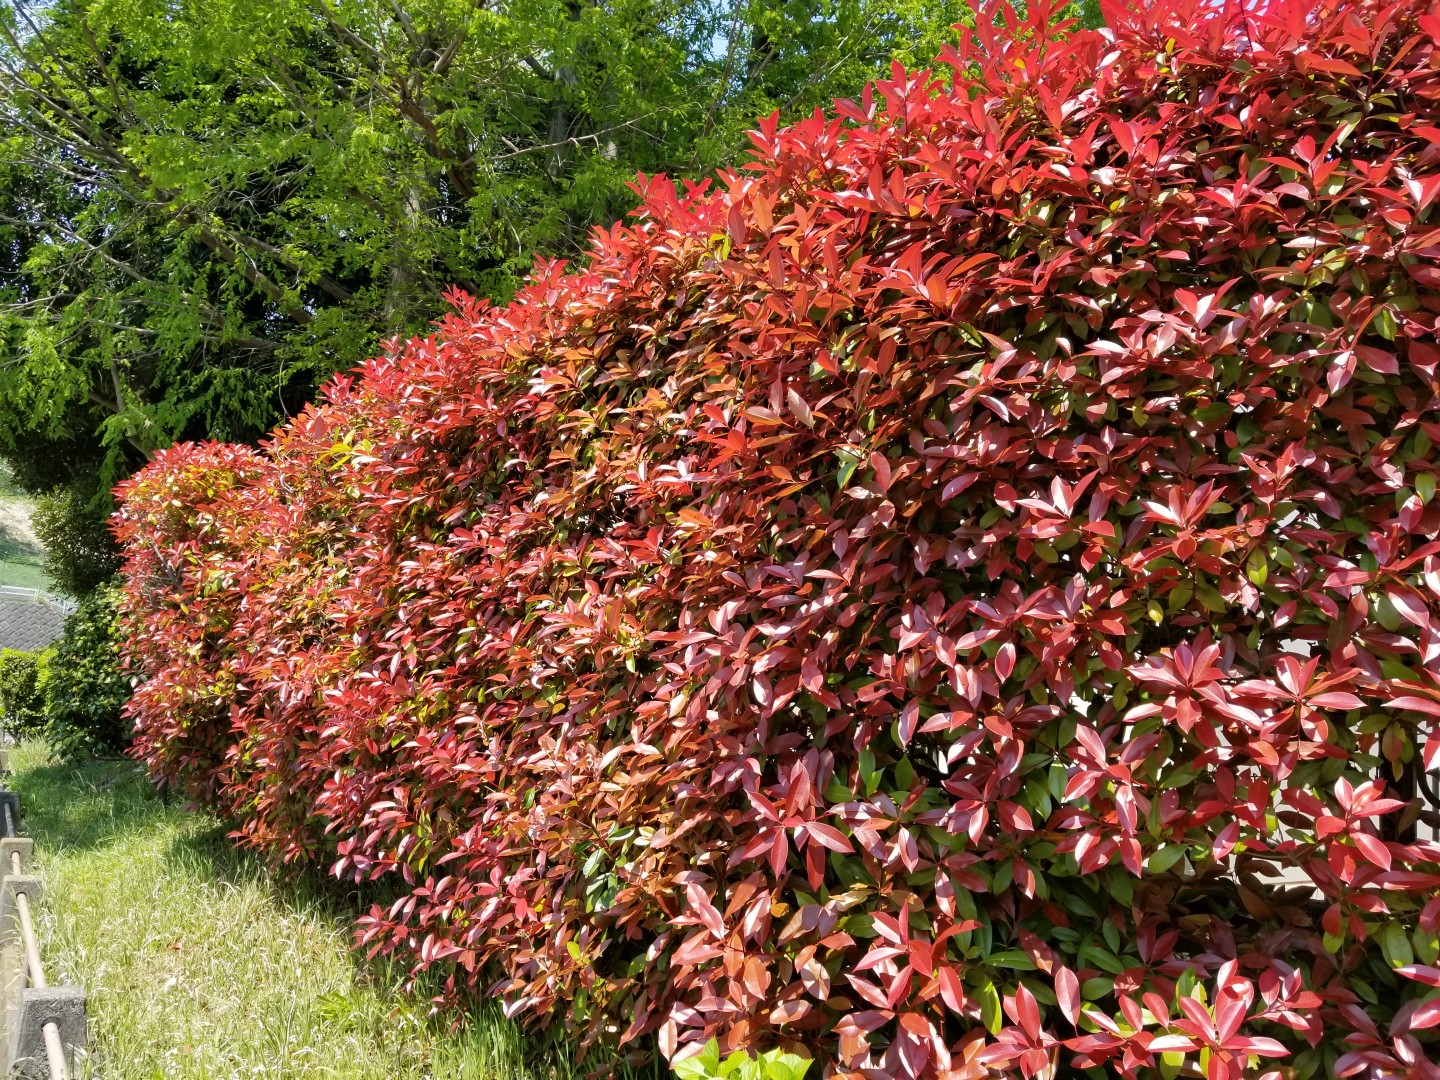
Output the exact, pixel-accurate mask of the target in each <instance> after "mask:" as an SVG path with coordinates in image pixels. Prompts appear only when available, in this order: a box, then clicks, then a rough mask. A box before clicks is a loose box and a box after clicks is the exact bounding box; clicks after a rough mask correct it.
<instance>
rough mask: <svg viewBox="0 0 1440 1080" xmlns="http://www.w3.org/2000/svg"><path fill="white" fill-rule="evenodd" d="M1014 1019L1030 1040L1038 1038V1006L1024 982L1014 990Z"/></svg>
mask: <svg viewBox="0 0 1440 1080" xmlns="http://www.w3.org/2000/svg"><path fill="white" fill-rule="evenodd" d="M1015 1019H1016V1020H1018V1021H1019V1022H1020V1026H1021V1027H1022V1028H1024V1029H1025V1034H1026V1035H1029V1036H1030V1039H1031V1041H1032V1042H1034V1041H1038V1040H1039V1038H1040V1007H1039V1005H1037V1004H1036V1002H1035V995H1034V994H1032V993H1031V992H1030V991H1029V990H1027V989H1026V988H1025V984H1024V983H1021V984H1020V986H1019V988H1018V989H1017V990H1016V991H1015Z"/></svg>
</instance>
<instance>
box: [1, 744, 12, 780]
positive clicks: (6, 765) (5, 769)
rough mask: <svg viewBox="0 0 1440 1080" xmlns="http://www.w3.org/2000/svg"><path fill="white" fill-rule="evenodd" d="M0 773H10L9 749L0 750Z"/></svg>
mask: <svg viewBox="0 0 1440 1080" xmlns="http://www.w3.org/2000/svg"><path fill="white" fill-rule="evenodd" d="M0 773H4V774H6V775H7V776H8V775H9V773H10V751H9V750H0Z"/></svg>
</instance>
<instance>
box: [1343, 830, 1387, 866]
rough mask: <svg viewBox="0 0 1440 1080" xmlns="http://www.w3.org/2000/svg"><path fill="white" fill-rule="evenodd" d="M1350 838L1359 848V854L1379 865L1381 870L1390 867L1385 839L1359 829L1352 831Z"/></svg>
mask: <svg viewBox="0 0 1440 1080" xmlns="http://www.w3.org/2000/svg"><path fill="white" fill-rule="evenodd" d="M1350 839H1352V840H1354V841H1355V846H1356V847H1358V848H1359V849H1360V854H1362V855H1364V856H1365V858H1367V859H1368V860H1370V862H1372V863H1374V864H1375V865H1376V866H1378V867H1380V869H1381V870H1389V869H1390V861H1391V860H1390V848H1389V847H1388V846H1387V845H1386V843H1385V841H1383V840H1381V839H1379V838H1378V837H1374V836H1371V835H1370V834H1369V833H1366V832H1360V831H1359V830H1356V831H1355V832H1352V833H1351V834H1350Z"/></svg>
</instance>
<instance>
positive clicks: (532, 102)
mask: <svg viewBox="0 0 1440 1080" xmlns="http://www.w3.org/2000/svg"><path fill="white" fill-rule="evenodd" d="M966 13H967V7H966V5H964V4H962V3H960V2H958V0H788V2H785V3H779V4H776V3H765V2H762V0H741V2H739V3H735V2H731V0H608V2H593V0H513V2H509V3H498V4H486V3H483V2H475V0H270V2H267V3H264V4H258V3H254V2H253V0H218V2H217V0H206V2H204V3H200V2H198V0H179V2H175V3H162V2H160V0H125V2H119V0H60V2H58V3H54V4H39V3H35V2H25V0H7V3H6V5H5V7H4V9H3V14H0V124H3V127H4V130H5V131H6V132H7V134H6V135H5V136H4V137H3V141H0V454H3V455H4V456H5V457H6V458H8V459H10V460H11V461H12V462H13V464H14V466H15V468H16V472H17V475H18V476H20V477H21V478H22V480H23V481H25V482H26V483H27V484H28V485H29V486H30V487H32V488H35V489H43V488H50V487H54V486H55V485H57V484H60V483H69V482H74V481H76V480H77V479H78V480H79V481H80V482H81V485H82V487H85V486H88V488H89V490H90V491H91V493H92V495H93V494H94V493H95V492H97V491H101V490H103V489H104V488H105V487H108V484H109V483H110V482H111V481H113V480H114V479H116V478H118V477H119V476H121V475H123V474H124V473H126V472H128V471H130V469H132V468H133V467H134V465H135V464H137V463H138V462H139V461H141V460H143V459H144V458H145V457H147V456H148V455H149V454H150V453H151V452H153V451H154V450H155V449H156V448H158V447H160V446H163V445H166V444H168V443H169V442H171V441H172V440H174V439H176V438H178V437H182V436H184V437H190V438H195V437H217V438H226V439H241V440H245V439H254V438H256V437H258V436H259V435H261V434H263V433H264V432H265V431H266V430H268V429H269V427H270V426H271V425H272V424H274V423H275V422H276V421H277V420H279V419H281V418H282V417H283V416H285V415H286V414H288V413H290V412H291V411H293V410H294V409H295V408H296V407H298V406H299V405H300V404H302V403H303V402H304V401H306V400H308V398H309V396H310V395H311V393H312V392H313V390H314V388H315V386H316V384H317V382H318V381H319V380H320V379H323V378H324V377H326V376H328V375H329V374H331V373H333V372H335V371H337V370H343V369H346V368H348V367H350V366H352V365H354V364H355V363H357V362H358V361H359V360H361V359H362V358H364V357H365V356H366V355H368V354H370V353H371V352H373V351H374V350H375V349H376V348H377V347H379V345H380V343H381V342H382V341H383V340H384V339H386V338H387V337H389V336H391V335H396V334H406V333H409V332H412V331H415V330H418V329H421V328H423V327H424V326H425V325H426V324H427V323H428V322H429V320H431V319H432V318H433V317H434V316H435V315H436V314H437V313H438V307H439V304H440V301H439V299H438V298H439V297H440V296H441V295H442V294H443V292H444V290H445V289H446V288H448V287H450V286H458V287H459V288H462V289H465V290H467V291H469V292H472V293H475V294H479V295H486V296H490V297H492V298H496V299H504V298H506V297H508V296H509V295H510V294H511V293H512V292H513V290H514V288H515V286H516V284H517V281H518V280H519V279H520V277H522V276H523V274H524V273H525V272H526V270H527V268H528V266H529V265H530V262H531V260H532V259H533V257H534V255H535V254H536V253H546V254H554V255H562V256H563V255H568V254H572V253H574V252H575V251H577V250H578V248H579V246H580V245H581V243H582V241H583V239H584V237H585V235H586V234H587V231H588V230H589V228H590V227H591V226H594V225H596V224H606V223H609V222H612V221H614V220H616V219H617V218H619V217H620V216H622V215H623V213H624V212H625V210H626V208H627V207H628V206H629V205H630V203H631V199H632V193H631V192H630V191H629V190H628V189H627V188H626V184H627V183H628V182H629V181H631V180H632V179H633V178H634V176H635V174H636V173H637V172H638V171H643V172H649V173H655V172H661V171H683V172H685V173H687V174H690V175H694V174H696V173H697V172H703V171H705V170H709V169H712V168H713V167H715V166H716V165H719V164H724V163H726V162H729V161H732V160H735V159H736V158H737V157H738V156H739V154H740V152H741V151H742V149H743V147H744V146H745V145H746V140H745V136H744V131H745V129H746V128H747V127H749V126H750V125H751V124H752V123H753V120H754V118H755V117H756V116H757V115H762V114H765V113H768V112H770V111H773V110H776V109H778V110H780V111H781V112H782V113H783V114H788V115H794V114H796V113H799V112H802V111H808V110H809V109H811V108H813V107H815V106H816V105H820V104H823V103H825V102H827V101H828V100H829V99H830V98H832V97H834V96H837V95H843V94H847V93H851V92H854V91H855V90H856V89H858V87H859V86H860V85H862V83H863V82H864V81H865V79H867V78H868V77H870V76H872V75H873V74H875V72H876V71H877V70H880V69H883V68H884V67H885V66H886V65H888V63H889V61H890V59H891V58H892V56H898V57H899V58H900V59H902V60H905V61H907V62H915V61H917V60H919V61H924V60H927V59H928V58H929V57H930V56H933V55H934V54H935V53H936V52H937V51H938V50H939V48H940V46H941V44H942V43H943V41H944V40H945V39H946V38H947V37H948V36H949V34H950V31H949V26H950V24H951V23H954V22H956V21H957V20H960V19H961V18H962V17H963V16H965V15H966ZM97 480H98V481H99V482H98V483H97V482H96V481H97Z"/></svg>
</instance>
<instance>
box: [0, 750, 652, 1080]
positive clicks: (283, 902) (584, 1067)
mask: <svg viewBox="0 0 1440 1080" xmlns="http://www.w3.org/2000/svg"><path fill="white" fill-rule="evenodd" d="M10 785H11V786H12V788H13V789H14V790H16V791H18V792H19V794H20V797H21V806H22V813H23V815H24V821H25V831H26V832H27V833H28V834H29V835H31V836H33V837H34V838H35V842H36V844H37V845H38V846H39V848H40V849H41V850H49V851H51V852H61V851H67V850H68V851H72V852H84V851H96V852H101V851H103V850H104V849H106V848H108V847H111V846H113V845H116V844H118V843H120V842H121V841H122V840H123V839H125V838H128V837H133V836H135V835H136V834H139V833H143V832H146V831H149V830H159V831H163V832H167V833H168V834H169V836H168V841H166V842H164V846H163V847H162V848H161V858H162V860H163V862H164V864H165V866H166V867H167V868H168V869H169V870H171V871H173V872H174V873H175V874H176V875H177V876H183V877H187V878H192V879H198V880H204V881H208V882H214V883H217V884H226V885H232V886H235V887H237V888H239V887H256V886H258V887H259V888H260V890H261V891H262V892H263V893H264V894H265V895H266V896H267V897H268V898H269V899H270V900H271V901H272V902H273V903H274V904H275V905H276V906H277V908H279V909H281V910H282V911H285V912H287V913H288V914H291V915H293V916H297V917H299V918H301V919H304V920H313V921H315V922H317V923H321V924H324V925H325V926H326V927H328V928H330V929H332V930H334V931H335V932H336V934H337V936H339V937H341V938H345V939H348V938H350V936H351V935H352V933H353V928H354V924H355V919H356V917H357V916H358V915H360V914H362V913H364V912H365V911H367V910H369V908H370V907H371V905H372V904H376V903H379V904H382V905H384V904H388V903H389V902H390V901H391V900H393V898H394V894H393V893H391V892H389V891H388V890H387V889H386V888H385V887H384V885H383V884H376V885H366V886H363V887H357V886H356V885H354V884H353V883H346V882H341V881H338V880H336V879H334V878H331V877H329V876H327V875H325V874H323V873H322V872H320V871H319V870H317V869H314V868H310V869H306V870H280V871H276V870H273V869H272V868H271V867H269V866H268V865H267V864H266V862H265V860H264V859H263V858H262V857H260V856H259V855H258V854H256V853H255V852H253V851H247V850H245V849H243V848H240V847H238V846H237V845H236V844H235V842H234V841H232V840H231V839H230V837H229V832H230V830H229V828H228V827H227V826H226V825H225V824H224V823H222V822H219V821H217V820H216V819H214V818H213V817H210V816H209V815H206V814H204V813H203V812H193V811H190V810H188V809H186V808H184V807H183V806H181V805H180V804H179V803H178V802H171V803H166V802H164V801H162V800H161V798H160V796H159V794H158V793H157V792H156V790H155V788H154V786H153V785H152V784H151V783H150V781H149V780H148V779H147V777H146V776H145V774H144V771H143V770H142V769H141V768H140V766H139V765H137V764H136V763H135V762H131V761H127V760H105V761H92V762H86V763H81V764H64V763H57V762H54V761H49V762H43V763H42V762H34V761H30V762H26V764H25V765H24V767H23V768H21V769H20V770H19V771H18V772H17V773H16V775H15V776H14V777H13V778H12V780H11V781H10ZM349 959H350V963H351V964H352V965H353V966H354V968H355V977H356V981H357V983H360V984H363V985H366V986H370V987H373V988H375V989H377V990H379V991H382V992H384V993H385V994H386V995H392V994H394V995H398V993H399V988H400V987H401V986H402V985H403V984H404V982H405V978H404V971H403V970H402V969H401V968H400V967H399V966H398V965H395V964H393V963H390V962H387V961H386V960H385V959H383V958H378V959H376V960H373V961H372V960H366V959H365V958H364V956H363V954H361V953H360V952H351V953H350V957H349ZM436 990H438V980H437V981H436V982H435V983H434V984H428V983H422V984H421V985H420V986H418V987H416V988H415V990H414V998H415V999H418V1002H419V1003H421V1004H422V1005H423V1002H424V1001H425V1000H426V999H428V998H429V997H430V996H431V995H432V994H433V993H434V992H435V991H436ZM415 1003H416V1001H415V1000H412V1002H411V1004H412V1005H413V1004H415ZM464 1013H465V1015H466V1017H467V1018H468V1020H469V1021H470V1022H471V1023H472V1024H478V1025H480V1026H483V1027H485V1028H487V1036H486V1040H485V1041H486V1042H487V1043H489V1044H490V1045H492V1046H493V1044H494V1043H495V1042H496V1040H497V1038H498V1039H499V1040H501V1041H503V1042H504V1043H507V1044H509V1048H510V1052H512V1053H515V1054H516V1055H517V1056H523V1058H524V1061H525V1065H526V1068H525V1071H524V1074H525V1080H580V1078H582V1077H585V1076H602V1077H605V1078H606V1080H664V1078H666V1077H668V1076H669V1071H668V1070H667V1069H666V1068H665V1067H664V1066H663V1064H660V1063H659V1062H652V1063H651V1064H649V1065H644V1066H639V1067H635V1066H632V1065H630V1064H629V1063H627V1062H626V1061H624V1060H623V1059H622V1058H619V1057H617V1056H614V1055H609V1054H605V1053H603V1052H595V1053H592V1054H591V1055H590V1056H589V1057H588V1058H587V1059H586V1060H584V1061H577V1060H576V1057H575V1052H574V1049H573V1047H572V1046H571V1045H570V1044H569V1042H568V1040H567V1039H566V1037H565V1035H564V1033H563V1031H561V1030H559V1029H558V1027H557V1028H554V1029H551V1030H550V1031H548V1032H541V1031H526V1032H525V1033H524V1034H523V1035H522V1034H521V1032H520V1030H519V1029H518V1028H513V1027H512V1026H511V1025H509V1024H508V1023H507V1022H505V1021H503V1020H502V1019H501V1017H500V1015H499V1006H498V1003H497V1002H496V1001H495V1000H494V999H493V998H490V997H486V996H484V995H477V996H476V997H475V998H474V999H473V1000H472V1001H471V1002H469V1003H468V1005H467V1007H466V1008H465V1009H464ZM452 1015H453V1014H452ZM430 1023H432V1024H433V1025H434V1026H435V1028H436V1030H440V1029H442V1028H443V1027H445V1026H446V1020H444V1019H441V1018H436V1019H433V1020H432V1021H430ZM632 1049H633V1048H632ZM457 1075H459V1073H457ZM464 1075H493V1073H490V1071H489V1070H485V1071H484V1072H483V1073H482V1072H476V1073H473V1074H472V1073H471V1072H469V1071H466V1072H465V1073H464Z"/></svg>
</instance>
